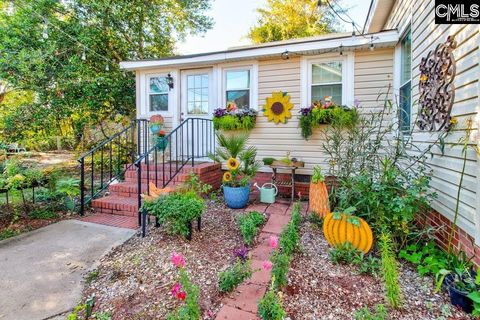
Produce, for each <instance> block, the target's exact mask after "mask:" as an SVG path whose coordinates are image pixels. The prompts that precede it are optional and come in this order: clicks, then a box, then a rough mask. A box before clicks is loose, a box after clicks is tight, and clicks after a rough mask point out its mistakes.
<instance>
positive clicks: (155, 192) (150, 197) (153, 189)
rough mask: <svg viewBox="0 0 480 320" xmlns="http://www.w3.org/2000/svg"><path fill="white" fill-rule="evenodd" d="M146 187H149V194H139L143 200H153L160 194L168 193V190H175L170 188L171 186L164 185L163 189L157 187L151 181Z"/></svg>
mask: <svg viewBox="0 0 480 320" xmlns="http://www.w3.org/2000/svg"><path fill="white" fill-rule="evenodd" d="M148 187H149V190H150V195H147V194H141V197H142V198H143V199H144V200H145V201H153V200H155V199H156V198H158V197H160V196H161V195H162V194H168V193H170V192H173V191H175V189H174V188H171V187H165V188H163V189H161V188H157V186H156V185H155V184H154V183H153V182H150V183H149V185H148Z"/></svg>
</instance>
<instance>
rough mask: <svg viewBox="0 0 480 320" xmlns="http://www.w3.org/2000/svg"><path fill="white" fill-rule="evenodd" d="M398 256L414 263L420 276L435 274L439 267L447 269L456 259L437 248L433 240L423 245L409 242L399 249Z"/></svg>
mask: <svg viewBox="0 0 480 320" xmlns="http://www.w3.org/2000/svg"><path fill="white" fill-rule="evenodd" d="M398 257H399V258H402V259H405V260H407V261H409V262H411V263H413V264H415V265H416V266H417V272H418V273H419V274H420V275H421V276H425V275H436V274H437V273H438V272H439V271H440V270H441V269H448V268H449V266H451V265H452V263H454V260H456V258H455V257H453V255H449V254H447V253H446V252H445V251H443V250H441V249H440V248H438V247H437V246H436V245H435V243H434V242H433V241H429V242H428V243H426V244H425V245H420V244H418V243H416V244H410V245H408V246H406V247H405V248H404V249H402V250H400V252H399V254H398Z"/></svg>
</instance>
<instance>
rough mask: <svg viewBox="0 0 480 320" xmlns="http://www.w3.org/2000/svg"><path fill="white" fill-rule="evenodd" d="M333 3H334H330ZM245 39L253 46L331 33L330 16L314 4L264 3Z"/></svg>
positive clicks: (302, 0)
mask: <svg viewBox="0 0 480 320" xmlns="http://www.w3.org/2000/svg"><path fill="white" fill-rule="evenodd" d="M331 2H334V1H331ZM257 12H258V13H259V14H260V18H259V19H258V21H257V23H256V25H255V26H253V27H252V28H251V29H250V32H249V34H248V37H249V38H250V39H251V40H252V41H253V42H254V43H264V42H271V41H279V40H288V39H294V38H302V37H310V36H316V35H321V34H326V33H330V32H333V31H335V19H334V15H333V13H332V12H330V10H327V8H326V7H323V6H319V5H318V0H267V4H266V7H265V8H260V9H257Z"/></svg>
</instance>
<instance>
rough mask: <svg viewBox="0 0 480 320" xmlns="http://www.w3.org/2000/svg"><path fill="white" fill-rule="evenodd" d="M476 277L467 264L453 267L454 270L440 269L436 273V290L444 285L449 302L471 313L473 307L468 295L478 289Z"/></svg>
mask: <svg viewBox="0 0 480 320" xmlns="http://www.w3.org/2000/svg"><path fill="white" fill-rule="evenodd" d="M439 278H440V279H439ZM476 278H477V273H476V272H475V271H473V270H472V268H471V267H470V266H467V265H464V267H463V268H454V271H450V270H446V269H442V270H440V271H439V272H438V274H437V290H438V289H439V288H440V287H441V286H444V287H445V288H446V289H447V290H448V294H449V296H450V303H451V304H452V305H454V306H457V307H459V308H461V309H462V310H463V311H465V312H467V313H471V312H472V311H473V309H474V308H473V300H472V299H471V298H470V297H469V295H470V294H471V293H472V292H476V291H477V290H479V289H480V286H479V285H478V283H477V282H476V280H477V279H476Z"/></svg>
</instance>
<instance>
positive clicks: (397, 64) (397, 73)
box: [393, 16, 415, 130]
mask: <svg viewBox="0 0 480 320" xmlns="http://www.w3.org/2000/svg"><path fill="white" fill-rule="evenodd" d="M411 18H412V17H411V16H410V19H411ZM410 21H411V20H410ZM408 30H410V47H411V50H412V54H410V80H407V81H405V82H404V83H401V77H402V40H403V38H404V37H405V36H406V35H407V31H408ZM400 35H401V36H400V38H399V39H398V43H397V45H396V46H395V52H394V57H393V74H394V77H393V98H394V106H396V108H395V109H396V112H397V114H396V116H397V117H398V119H400V112H399V109H400V88H401V87H402V86H404V85H405V84H406V83H407V82H408V81H410V96H411V98H410V125H409V130H411V128H412V120H413V119H414V116H413V114H414V110H413V107H414V106H415V104H414V103H413V89H412V88H413V86H412V84H413V60H412V59H413V34H412V29H411V24H410V23H407V24H406V25H404V26H403V27H402V32H401V33H400ZM396 122H398V128H397V129H400V128H399V125H400V122H399V121H396Z"/></svg>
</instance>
